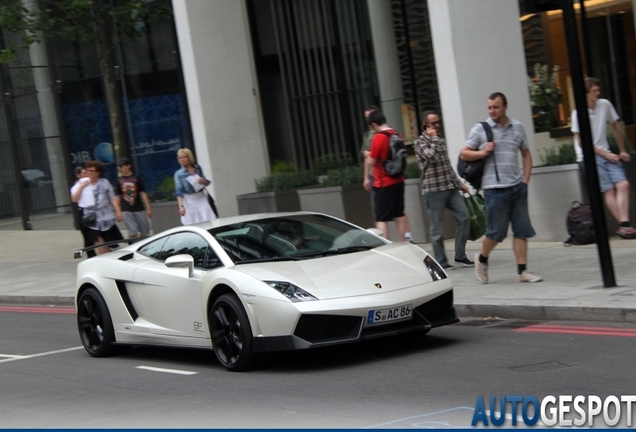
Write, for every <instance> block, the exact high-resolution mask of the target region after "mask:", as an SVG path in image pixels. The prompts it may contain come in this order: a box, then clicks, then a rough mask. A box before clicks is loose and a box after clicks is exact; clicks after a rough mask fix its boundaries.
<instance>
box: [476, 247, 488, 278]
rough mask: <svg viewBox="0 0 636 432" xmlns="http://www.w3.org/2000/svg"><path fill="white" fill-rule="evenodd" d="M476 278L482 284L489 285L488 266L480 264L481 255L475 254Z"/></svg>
mask: <svg viewBox="0 0 636 432" xmlns="http://www.w3.org/2000/svg"><path fill="white" fill-rule="evenodd" d="M475 276H477V279H479V282H481V283H488V264H484V263H481V262H479V253H476V254H475Z"/></svg>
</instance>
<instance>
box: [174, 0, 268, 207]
mask: <svg viewBox="0 0 636 432" xmlns="http://www.w3.org/2000/svg"><path fill="white" fill-rule="evenodd" d="M172 4H173V9H174V17H175V24H176V27H177V37H178V40H179V49H180V51H181V63H182V65H183V75H184V80H185V86H186V93H187V98H188V107H189V111H190V119H191V127H192V135H193V137H194V147H195V150H196V155H197V163H198V164H200V165H201V167H202V168H203V172H204V173H205V175H206V176H207V177H209V178H210V179H211V180H212V185H211V186H210V187H208V191H209V192H211V193H212V194H213V195H214V197H215V199H216V202H217V205H218V208H219V212H220V213H221V216H233V215H237V214H238V205H237V202H236V195H239V194H244V193H249V192H254V191H255V186H254V180H255V179H259V178H261V177H264V176H266V175H267V174H268V172H269V169H268V167H269V158H268V156H267V145H266V141H265V133H264V128H263V122H262V113H261V105H260V101H259V98H258V84H257V79H256V72H255V68H254V60H253V52H252V43H251V40H250V33H249V22H248V18H247V10H246V5H245V1H244V0H241V1H237V0H215V1H209V0H187V1H186V0H173V1H172Z"/></svg>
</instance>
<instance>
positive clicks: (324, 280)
mask: <svg viewBox="0 0 636 432" xmlns="http://www.w3.org/2000/svg"><path fill="white" fill-rule="evenodd" d="M425 256H426V253H425V252H424V251H423V250H421V249H419V248H418V247H417V246H413V245H406V244H389V245H386V246H382V247H379V248H375V249H372V250H370V251H363V252H354V253H348V254H342V255H333V256H327V257H320V258H312V259H306V260H300V261H282V262H271V263H270V262H268V263H254V264H240V265H237V266H236V267H235V269H236V270H237V271H240V272H243V273H246V274H249V275H251V276H253V277H255V278H257V279H259V280H263V281H288V282H291V283H293V284H295V285H297V286H299V287H301V288H303V289H305V290H307V291H308V292H310V293H311V294H312V295H314V296H315V297H317V298H319V299H323V300H326V299H334V298H340V297H352V296H359V295H370V294H382V293H386V292H391V291H395V290H400V289H403V288H408V287H412V286H415V285H420V284H422V283H426V282H430V281H431V277H430V275H429V273H428V270H427V269H426V266H425V265H424V263H423V259H424V257H425Z"/></svg>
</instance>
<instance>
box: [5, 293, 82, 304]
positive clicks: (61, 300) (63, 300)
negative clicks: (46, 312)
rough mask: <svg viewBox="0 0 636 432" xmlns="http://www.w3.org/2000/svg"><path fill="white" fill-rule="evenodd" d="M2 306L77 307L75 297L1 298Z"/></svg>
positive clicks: (6, 296)
mask: <svg viewBox="0 0 636 432" xmlns="http://www.w3.org/2000/svg"><path fill="white" fill-rule="evenodd" d="M0 304H3V305H16V304H19V305H51V306H75V297H62V296H8V295H3V296H0Z"/></svg>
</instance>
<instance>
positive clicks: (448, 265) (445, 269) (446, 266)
mask: <svg viewBox="0 0 636 432" xmlns="http://www.w3.org/2000/svg"><path fill="white" fill-rule="evenodd" d="M442 268H443V269H444V271H451V270H455V267H453V266H452V265H450V264H444V265H443V266H442Z"/></svg>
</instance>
